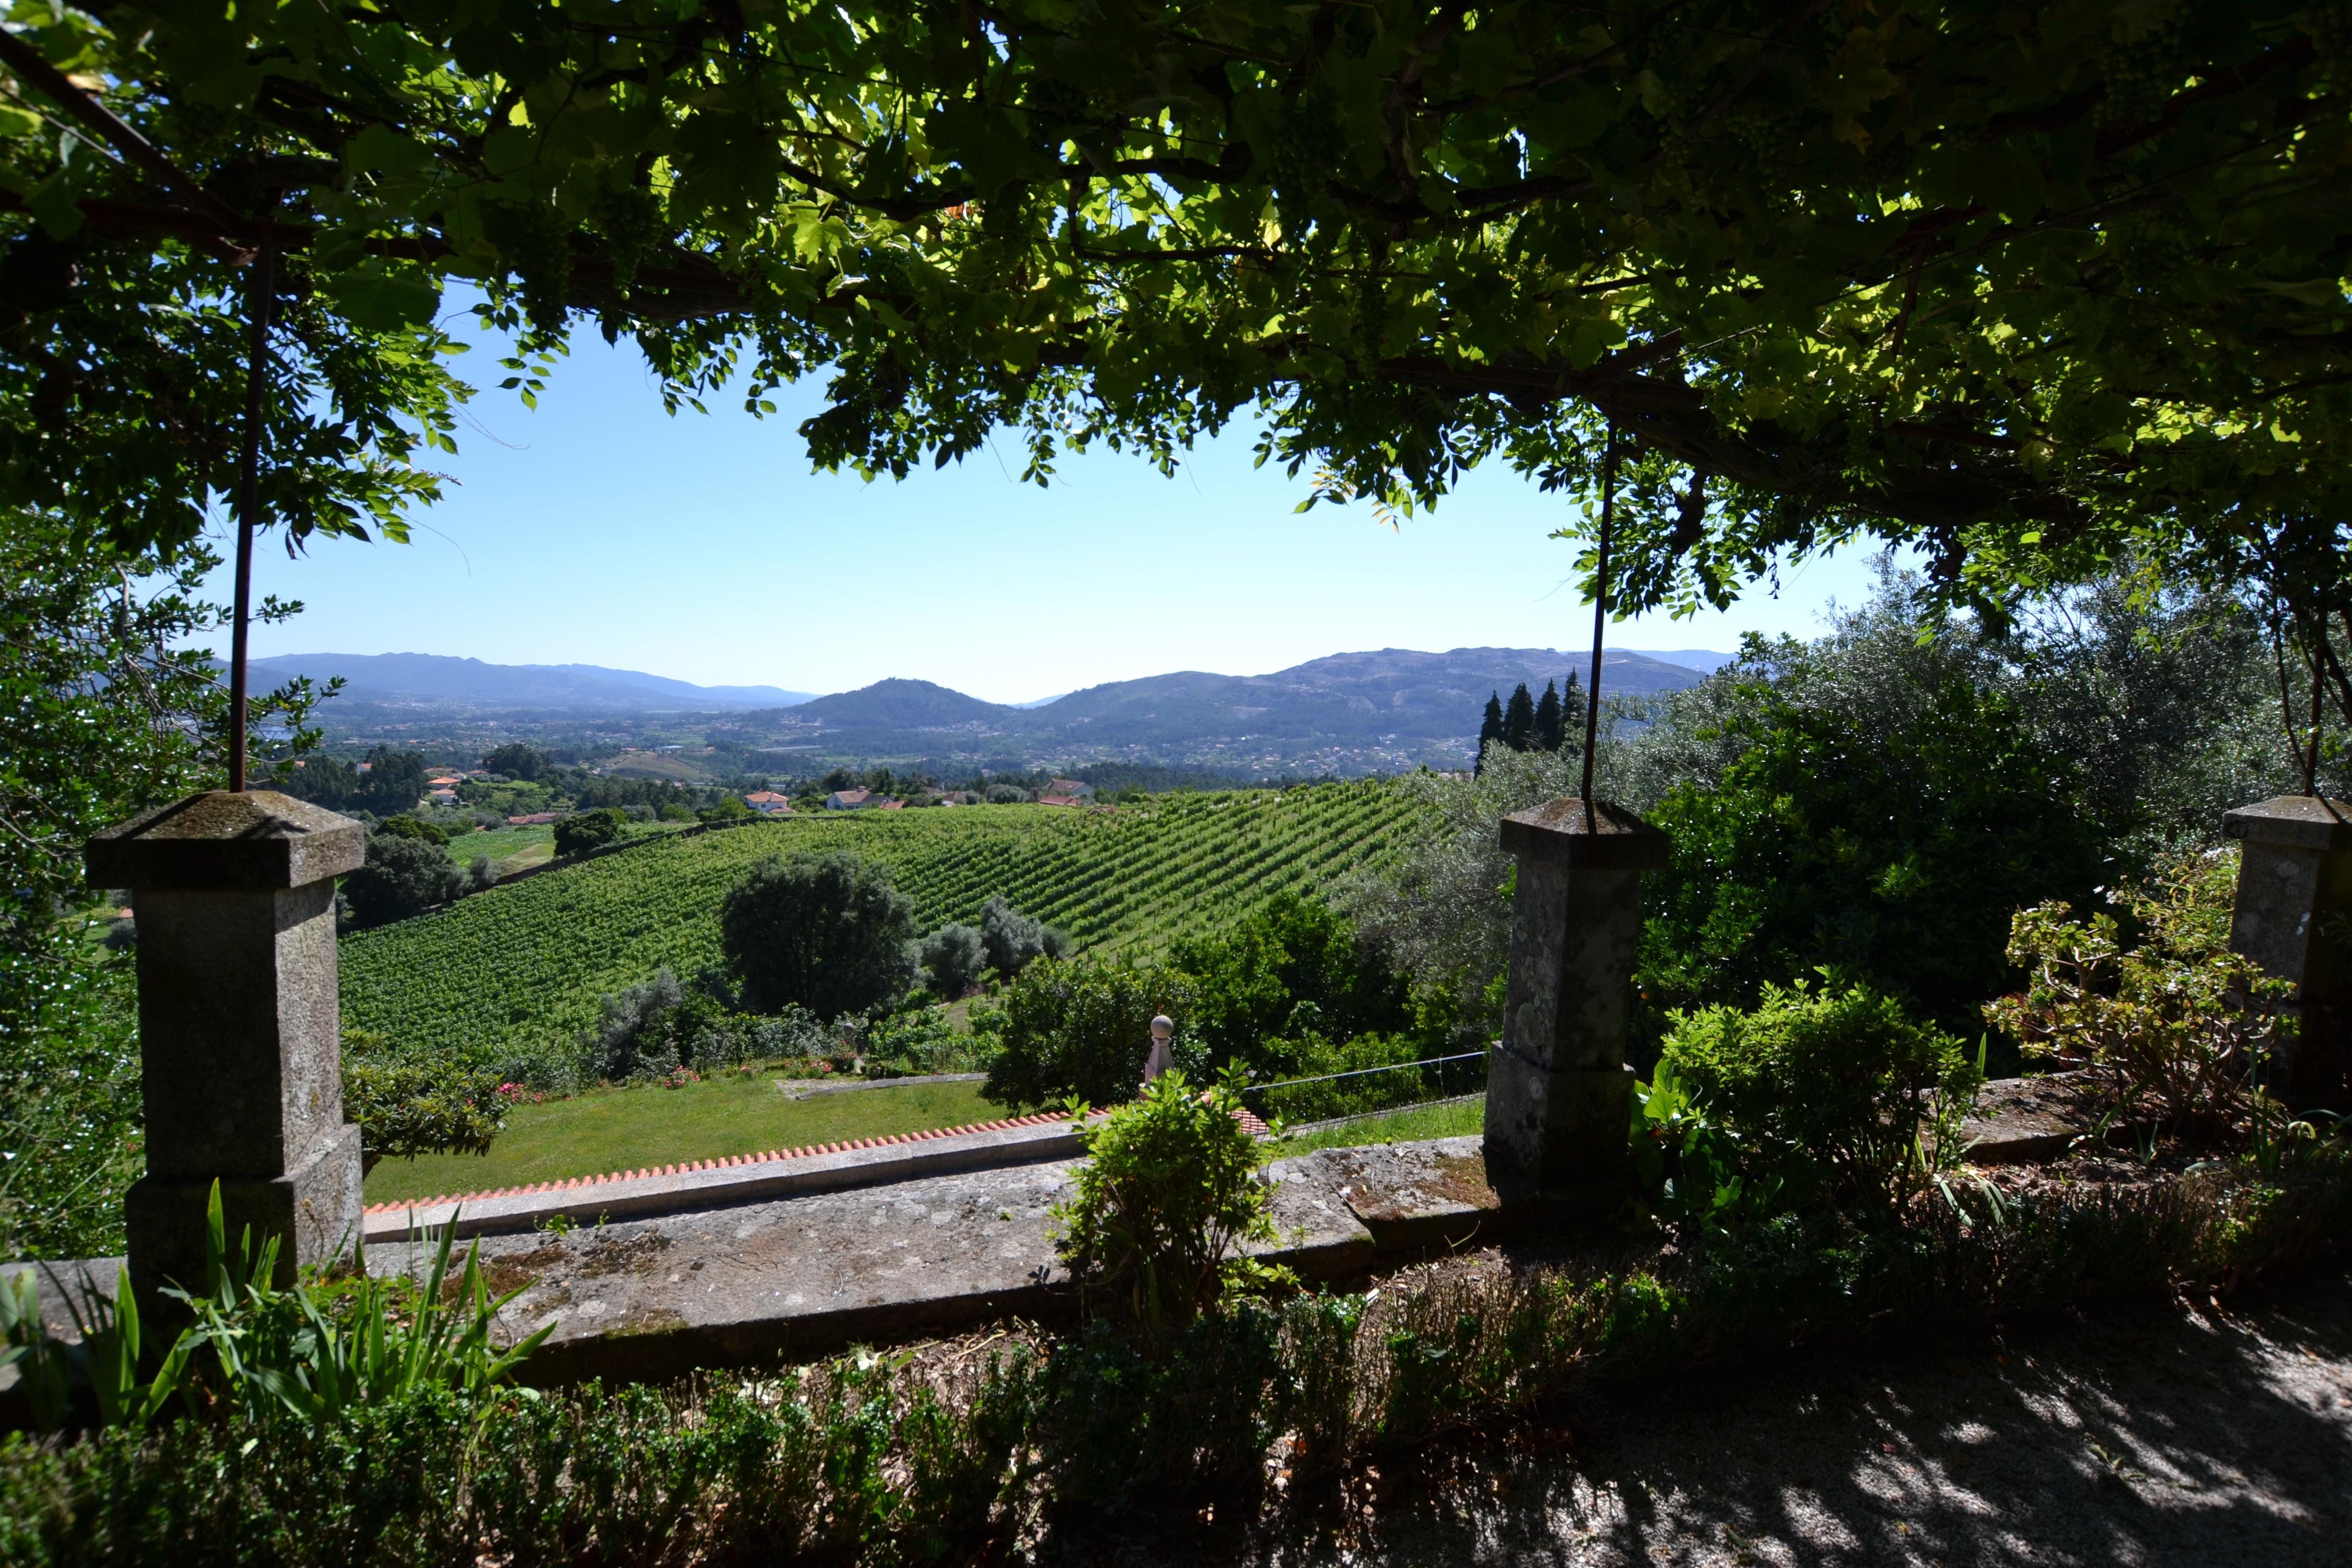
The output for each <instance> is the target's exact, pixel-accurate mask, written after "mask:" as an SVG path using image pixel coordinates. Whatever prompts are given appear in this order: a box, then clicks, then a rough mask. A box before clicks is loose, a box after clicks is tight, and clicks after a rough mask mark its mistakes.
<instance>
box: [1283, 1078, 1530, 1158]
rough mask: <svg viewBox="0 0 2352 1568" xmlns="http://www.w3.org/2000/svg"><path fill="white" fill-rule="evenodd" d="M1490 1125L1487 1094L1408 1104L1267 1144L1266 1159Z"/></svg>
mask: <svg viewBox="0 0 2352 1568" xmlns="http://www.w3.org/2000/svg"><path fill="white" fill-rule="evenodd" d="M1483 1131H1486V1096H1485V1095H1483V1094H1482V1095H1480V1096H1479V1097H1478V1098H1477V1099H1475V1100H1462V1101H1459V1102H1457V1103H1455V1104H1452V1105H1432V1106H1425V1107H1420V1108H1410V1107H1409V1108H1407V1109H1406V1110H1399V1111H1395V1112H1392V1113H1391V1114H1390V1115H1387V1116H1370V1117H1366V1118H1365V1119H1364V1120H1363V1121H1347V1122H1342V1123H1341V1124H1339V1126H1337V1127H1325V1128H1321V1129H1318V1131H1313V1132H1307V1133H1302V1134H1300V1135H1298V1136H1297V1137H1295V1138H1283V1139H1278V1140H1276V1142H1271V1143H1268V1144H1266V1145H1265V1147H1264V1151H1263V1152H1262V1154H1261V1156H1260V1158H1261V1159H1262V1160H1286V1159H1288V1158H1289V1157H1290V1156H1291V1155H1293V1154H1306V1153H1311V1152H1313V1151H1315V1150H1317V1149H1349V1148H1357V1147H1360V1146H1361V1145H1363V1144H1366V1143H1414V1142H1420V1141H1421V1140H1422V1139H1424V1138H1466V1137H1469V1136H1470V1135H1471V1134H1472V1133H1475V1132H1483Z"/></svg>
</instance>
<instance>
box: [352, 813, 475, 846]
mask: <svg viewBox="0 0 2352 1568" xmlns="http://www.w3.org/2000/svg"><path fill="white" fill-rule="evenodd" d="M467 826H468V831H470V830H471V825H470V824H468V825H467ZM375 830H376V831H377V832H378V833H388V834H390V835H392V836H393V837H394V838H419V839H422V840H424V841H425V843H427V844H436V845H440V844H446V843H448V842H449V835H448V832H447V830H446V829H445V828H442V827H440V826H436V824H433V823H430V822H424V821H420V820H419V819H417V818H416V817H414V816H409V815H407V814H406V813H402V814H401V815H399V816H387V817H385V818H384V819H383V821H382V822H379V823H377V824H376V825H375Z"/></svg>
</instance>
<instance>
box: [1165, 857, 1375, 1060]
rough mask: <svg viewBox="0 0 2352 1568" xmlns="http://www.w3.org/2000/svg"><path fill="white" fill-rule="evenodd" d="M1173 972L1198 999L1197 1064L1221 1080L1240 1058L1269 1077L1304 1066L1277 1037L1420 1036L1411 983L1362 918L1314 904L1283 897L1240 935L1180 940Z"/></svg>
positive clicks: (1243, 924)
mask: <svg viewBox="0 0 2352 1568" xmlns="http://www.w3.org/2000/svg"><path fill="white" fill-rule="evenodd" d="M1168 962H1169V963H1170V965H1171V967H1172V968H1174V969H1175V970H1176V971H1177V972H1178V973H1181V974H1182V975H1183V977H1184V984H1185V991H1186V994H1187V995H1189V996H1190V997H1191V999H1192V1015H1191V1022H1190V1031H1189V1032H1190V1040H1191V1045H1192V1050H1193V1052H1194V1053H1196V1054H1195V1057H1194V1059H1193V1060H1192V1063H1190V1064H1189V1065H1190V1066H1191V1067H1192V1068H1193V1070H1195V1071H1196V1072H1200V1073H1206V1074H1212V1075H1213V1074H1214V1073H1216V1072H1219V1071H1221V1070H1223V1068H1224V1066H1225V1064H1226V1063H1228V1062H1239V1063H1241V1064H1242V1065H1243V1066H1244V1067H1246V1068H1252V1069H1253V1070H1255V1071H1256V1072H1257V1073H1258V1075H1259V1076H1260V1077H1261V1078H1269V1077H1276V1076H1281V1075H1283V1074H1284V1073H1286V1072H1287V1071H1288V1070H1289V1069H1290V1068H1292V1067H1293V1066H1294V1065H1295V1064H1294V1063H1291V1062H1288V1061H1285V1060H1281V1059H1278V1058H1277V1057H1276V1055H1275V1054H1274V1053H1273V1052H1271V1051H1270V1050H1269V1048H1268V1047H1269V1046H1270V1045H1271V1044H1272V1043H1273V1042H1275V1041H1277V1040H1291V1041H1296V1040H1298V1039H1300V1038H1302V1037H1306V1036H1309V1035H1315V1036H1320V1037H1324V1038H1327V1039H1331V1040H1346V1039H1351V1038H1353V1037H1357V1036H1359V1035H1375V1034H1396V1033H1407V1032H1411V1031H1412V1030H1413V1029H1414V1028H1415V1027H1416V1026H1417V1025H1418V1024H1419V1022H1420V1020H1419V1018H1418V1017H1417V1016H1416V1014H1415V1011H1414V1008H1413V1005H1412V995H1411V993H1410V990H1409V988H1408V984H1407V981H1406V978H1405V976H1404V975H1403V974H1402V973H1398V972H1397V971H1396V969H1395V968H1394V967H1393V966H1392V965H1391V963H1389V962H1388V961H1387V959H1386V957H1385V955H1383V954H1382V953H1381V952H1379V950H1378V949H1377V948H1375V947H1373V946H1372V945H1371V944H1370V943H1368V942H1364V941H1363V940H1361V938H1360V936H1359V935H1358V933H1357V931H1356V928H1355V926H1354V924H1353V923H1352V922H1350V921H1348V920H1346V919H1344V918H1342V917H1341V916H1339V915H1338V914H1336V913H1334V912H1333V911H1332V910H1329V909H1328V908H1327V907H1326V906H1324V905H1322V904H1319V903H1317V902H1315V901H1313V900H1307V899H1302V898H1299V897H1298V896H1297V895H1296V894H1294V893H1278V894H1276V896H1275V897H1274V898H1273V899H1271V900H1268V901H1267V902H1266V903H1265V905H1264V906H1263V907H1261V908H1259V909H1258V910H1255V911H1253V912H1252V913H1251V914H1250V915H1249V916H1248V917H1247V918H1245V919H1244V920H1242V921H1238V922H1237V923H1236V924H1235V925H1234V926H1233V927H1232V928H1231V929H1230V930H1228V931H1222V932H1219V933H1217V934H1215V935H1213V936H1203V937H1195V938H1190V939H1186V940H1183V941H1180V942H1176V943H1175V944H1174V945H1173V946H1172V947H1171V949H1170V952H1169V959H1168Z"/></svg>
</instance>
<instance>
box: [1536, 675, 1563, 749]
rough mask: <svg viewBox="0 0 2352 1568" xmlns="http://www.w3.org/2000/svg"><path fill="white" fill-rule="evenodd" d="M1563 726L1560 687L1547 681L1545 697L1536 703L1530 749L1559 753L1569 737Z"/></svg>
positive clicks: (1545, 683)
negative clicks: (1562, 743)
mask: <svg viewBox="0 0 2352 1568" xmlns="http://www.w3.org/2000/svg"><path fill="white" fill-rule="evenodd" d="M1561 725H1562V715H1561V712H1560V706H1559V683H1558V682H1556V681H1550V680H1547V681H1545V682H1544V694H1543V696H1542V697H1540V698H1538V700H1537V701H1536V720H1535V726H1534V729H1533V731H1532V733H1531V736H1530V749H1531V750H1534V751H1538V752H1557V751H1559V743H1560V742H1561V741H1562V740H1563V739H1565V738H1566V735H1567V731H1565V730H1564V729H1563V728H1562V727H1561Z"/></svg>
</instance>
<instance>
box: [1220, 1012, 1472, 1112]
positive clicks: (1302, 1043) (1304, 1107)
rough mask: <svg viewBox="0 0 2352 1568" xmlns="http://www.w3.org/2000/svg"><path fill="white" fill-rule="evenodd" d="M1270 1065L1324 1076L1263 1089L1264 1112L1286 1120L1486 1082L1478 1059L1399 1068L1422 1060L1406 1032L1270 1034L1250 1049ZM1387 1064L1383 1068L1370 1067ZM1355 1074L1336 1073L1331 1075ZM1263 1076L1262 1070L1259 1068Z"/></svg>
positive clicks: (1293, 1073)
mask: <svg viewBox="0 0 2352 1568" xmlns="http://www.w3.org/2000/svg"><path fill="white" fill-rule="evenodd" d="M1255 1054H1256V1055H1258V1056H1260V1057H1262V1058H1265V1060H1267V1061H1269V1062H1271V1063H1274V1064H1276V1067H1275V1068H1274V1069H1272V1070H1276V1071H1279V1072H1281V1073H1282V1075H1283V1076H1284V1077H1286V1078H1296V1079H1326V1080H1327V1081H1324V1082H1321V1083H1300V1084H1297V1085H1295V1086H1292V1087H1288V1088H1276V1089H1267V1090H1265V1091H1263V1093H1262V1094H1261V1095H1260V1097H1259V1098H1260V1099H1262V1100H1263V1101H1264V1103H1263V1105H1262V1106H1260V1109H1261V1110H1264V1111H1265V1113H1266V1114H1267V1115H1269V1116H1280V1117H1282V1118H1283V1119H1284V1120H1286V1121H1318V1120H1320V1119H1322V1118H1324V1117H1331V1116H1352V1115H1355V1114H1357V1113H1358V1112H1360V1111H1367V1110H1385V1109H1387V1108H1388V1107H1390V1106H1396V1105H1411V1104H1412V1103H1414V1102H1415V1101H1417V1100H1434V1099H1437V1098H1438V1097H1439V1096H1441V1095H1455V1094H1470V1093H1475V1091H1476V1090H1477V1089H1479V1087H1480V1086H1482V1085H1483V1084H1484V1083H1485V1082H1486V1064H1485V1062H1484V1061H1482V1060H1481V1061H1464V1062H1449V1063H1446V1064H1444V1066H1442V1067H1402V1066H1397V1065H1396V1064H1400V1063H1405V1062H1413V1061H1419V1060H1422V1059H1423V1058H1425V1057H1426V1055H1427V1052H1426V1050H1425V1048H1424V1045H1423V1041H1422V1040H1420V1039H1419V1038H1417V1037H1413V1036H1411V1035H1358V1036H1356V1037H1354V1038H1352V1039H1349V1040H1342V1041H1338V1042H1334V1041H1331V1040H1328V1039H1326V1038H1325V1037H1323V1036H1322V1035H1320V1034H1318V1033H1312V1032H1310V1033H1308V1034H1306V1035H1302V1036H1300V1037H1297V1038H1294V1039H1278V1038H1277V1039H1272V1040H1266V1041H1265V1042H1263V1043H1262V1044H1261V1047H1260V1049H1259V1050H1258V1051H1257V1052H1256V1053H1255ZM1373 1068H1393V1070H1391V1071H1388V1072H1378V1071H1373V1070H1370V1069H1373ZM1341 1073H1349V1074H1360V1075H1361V1076H1360V1077H1347V1078H1338V1077H1333V1076H1332V1075H1335V1074H1341ZM1259 1076H1260V1077H1261V1078H1263V1077H1264V1076H1265V1072H1264V1071H1263V1070H1261V1072H1260V1074H1259Z"/></svg>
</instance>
